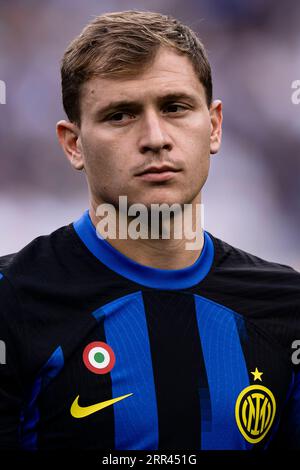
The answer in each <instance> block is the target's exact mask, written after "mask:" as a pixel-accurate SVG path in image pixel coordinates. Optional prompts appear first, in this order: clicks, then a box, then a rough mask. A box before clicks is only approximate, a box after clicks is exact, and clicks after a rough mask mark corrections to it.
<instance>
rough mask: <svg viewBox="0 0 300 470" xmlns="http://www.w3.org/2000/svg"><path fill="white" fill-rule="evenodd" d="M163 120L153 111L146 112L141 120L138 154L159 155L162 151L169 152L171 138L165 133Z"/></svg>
mask: <svg viewBox="0 0 300 470" xmlns="http://www.w3.org/2000/svg"><path fill="white" fill-rule="evenodd" d="M162 120H163V118H162V117H161V116H160V115H158V114H157V112H155V111H151V112H148V113H147V114H145V116H143V118H142V120H141V130H140V139H139V150H140V153H142V154H145V153H156V154H157V153H160V152H161V151H162V150H169V151H170V150H171V149H172V142H171V138H170V137H169V135H168V134H167V132H166V129H165V126H164V123H163V122H162Z"/></svg>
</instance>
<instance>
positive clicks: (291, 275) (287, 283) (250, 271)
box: [209, 234, 300, 295]
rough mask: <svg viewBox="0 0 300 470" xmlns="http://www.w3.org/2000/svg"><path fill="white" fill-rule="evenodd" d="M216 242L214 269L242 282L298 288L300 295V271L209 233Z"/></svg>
mask: <svg viewBox="0 0 300 470" xmlns="http://www.w3.org/2000/svg"><path fill="white" fill-rule="evenodd" d="M209 235H210V237H211V239H212V240H213V243H214V249H215V258H214V269H215V272H216V273H217V274H218V273H219V274H222V276H225V277H226V276H227V277H233V278H236V279H237V280H239V281H240V282H243V281H244V282H251V281H252V282H254V283H255V284H256V285H258V284H259V283H261V285H265V286H266V285H268V284H271V285H273V286H274V285H276V286H277V287H278V286H281V287H286V288H287V289H288V288H296V289H297V288H298V293H299V295H300V273H299V272H298V271H296V270H295V269H293V268H292V267H291V266H288V265H286V264H280V263H276V262H273V261H268V260H266V259H264V258H260V257H259V256H256V255H255V254H253V253H249V252H247V251H245V250H242V249H241V248H237V247H235V246H233V245H230V244H229V243H226V242H225V241H223V240H221V239H219V238H217V237H214V236H213V235H211V234H209Z"/></svg>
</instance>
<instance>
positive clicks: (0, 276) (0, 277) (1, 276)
mask: <svg viewBox="0 0 300 470" xmlns="http://www.w3.org/2000/svg"><path fill="white" fill-rule="evenodd" d="M2 278H3V274H2V273H0V281H1V279H2Z"/></svg>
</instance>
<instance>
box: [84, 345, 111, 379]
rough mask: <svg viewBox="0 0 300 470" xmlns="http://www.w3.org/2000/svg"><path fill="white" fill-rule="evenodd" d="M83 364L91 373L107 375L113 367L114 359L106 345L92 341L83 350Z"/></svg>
mask: <svg viewBox="0 0 300 470" xmlns="http://www.w3.org/2000/svg"><path fill="white" fill-rule="evenodd" d="M83 362H84V364H85V365H86V367H87V368H88V369H89V370H90V371H91V372H94V373H95V374H107V373H108V372H110V371H111V370H112V368H113V367H114V365H115V362H116V358H115V354H114V352H113V350H112V349H111V347H110V346H108V344H106V343H103V342H101V341H94V342H93V343H90V344H88V345H87V346H86V347H85V348H84V351H83Z"/></svg>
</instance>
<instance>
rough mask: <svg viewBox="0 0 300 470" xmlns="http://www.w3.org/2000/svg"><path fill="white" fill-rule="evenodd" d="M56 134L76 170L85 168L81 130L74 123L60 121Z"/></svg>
mask: <svg viewBox="0 0 300 470" xmlns="http://www.w3.org/2000/svg"><path fill="white" fill-rule="evenodd" d="M56 134H57V138H58V140H59V143H60V145H61V146H62V149H63V151H64V153H65V155H66V157H67V159H68V160H69V162H70V163H71V165H72V167H73V168H74V169H75V170H82V169H83V168H84V163H83V155H82V150H81V146H80V145H78V144H79V142H78V141H79V139H80V137H79V136H80V130H79V128H78V126H77V125H76V124H74V123H72V122H68V121H65V120H62V121H59V122H58V123H57V125H56Z"/></svg>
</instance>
